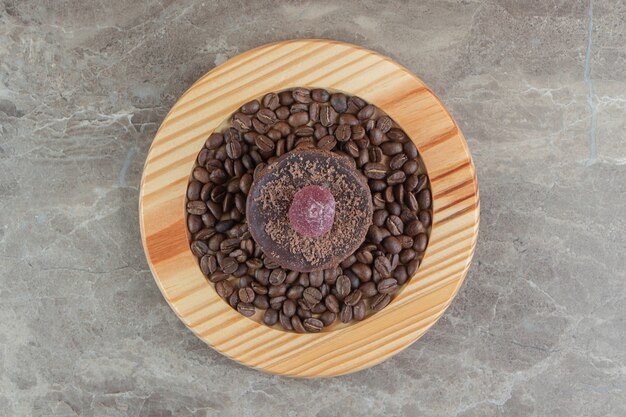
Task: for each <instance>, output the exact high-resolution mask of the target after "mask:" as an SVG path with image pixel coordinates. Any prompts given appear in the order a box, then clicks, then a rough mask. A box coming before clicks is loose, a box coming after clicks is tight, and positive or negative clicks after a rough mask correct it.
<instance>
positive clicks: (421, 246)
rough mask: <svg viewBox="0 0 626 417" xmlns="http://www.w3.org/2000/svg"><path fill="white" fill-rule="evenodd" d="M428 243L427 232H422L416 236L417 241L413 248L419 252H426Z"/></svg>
mask: <svg viewBox="0 0 626 417" xmlns="http://www.w3.org/2000/svg"><path fill="white" fill-rule="evenodd" d="M427 245H428V236H426V233H420V234H419V235H417V236H415V243H414V245H413V249H415V250H416V251H418V252H424V251H425V250H426V246H427Z"/></svg>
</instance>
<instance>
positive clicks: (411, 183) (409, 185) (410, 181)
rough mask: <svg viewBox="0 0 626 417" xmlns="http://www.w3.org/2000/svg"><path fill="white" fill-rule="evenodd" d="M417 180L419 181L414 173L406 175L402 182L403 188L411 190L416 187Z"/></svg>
mask: <svg viewBox="0 0 626 417" xmlns="http://www.w3.org/2000/svg"><path fill="white" fill-rule="evenodd" d="M418 182H419V179H418V177H417V175H415V174H413V175H410V176H409V177H407V179H406V181H405V182H404V188H405V189H406V191H407V192H413V191H415V189H416V188H417V184H418Z"/></svg>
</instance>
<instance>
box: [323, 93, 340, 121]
mask: <svg viewBox="0 0 626 417" xmlns="http://www.w3.org/2000/svg"><path fill="white" fill-rule="evenodd" d="M331 100H332V97H331ZM336 121H337V112H336V111H335V110H334V109H333V108H332V107H331V106H322V107H321V108H320V123H321V124H322V126H325V127H330V126H332V125H334V124H335V122H336Z"/></svg>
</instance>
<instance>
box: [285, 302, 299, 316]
mask: <svg viewBox="0 0 626 417" xmlns="http://www.w3.org/2000/svg"><path fill="white" fill-rule="evenodd" d="M282 311H283V314H284V315H285V316H287V317H291V316H293V315H294V314H296V303H295V302H294V301H293V300H289V299H287V300H285V302H283V309H282Z"/></svg>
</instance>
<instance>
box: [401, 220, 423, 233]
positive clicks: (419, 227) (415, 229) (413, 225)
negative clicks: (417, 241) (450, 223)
mask: <svg viewBox="0 0 626 417" xmlns="http://www.w3.org/2000/svg"><path fill="white" fill-rule="evenodd" d="M424 232H426V228H425V227H424V225H423V224H422V222H420V221H419V220H413V221H411V222H410V223H409V224H407V226H406V228H405V233H406V234H407V235H409V236H411V237H414V236H417V235H418V234H420V233H424Z"/></svg>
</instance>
